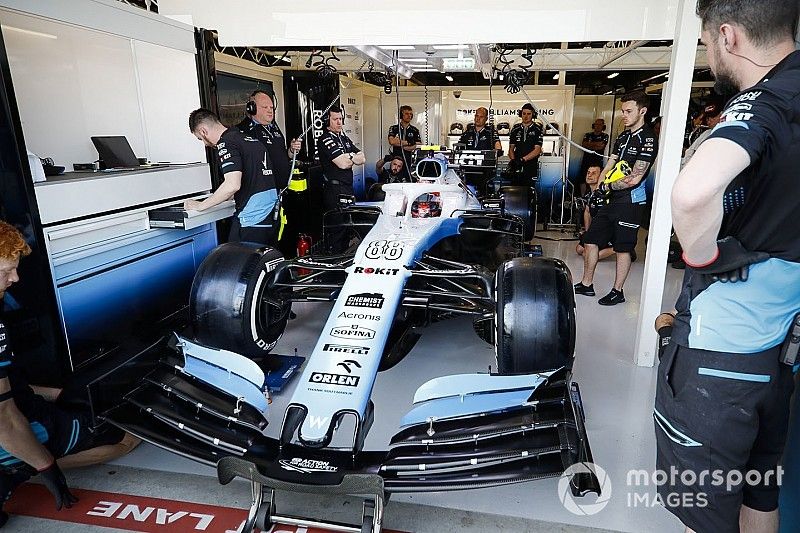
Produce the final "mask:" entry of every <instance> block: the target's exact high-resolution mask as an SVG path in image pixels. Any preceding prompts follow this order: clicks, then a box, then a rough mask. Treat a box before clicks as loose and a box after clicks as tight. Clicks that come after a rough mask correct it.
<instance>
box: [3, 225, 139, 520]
mask: <svg viewBox="0 0 800 533" xmlns="http://www.w3.org/2000/svg"><path fill="white" fill-rule="evenodd" d="M30 253H31V249H30V247H29V246H28V244H27V243H26V242H25V240H24V238H23V237H22V234H21V233H20V232H19V231H17V229H16V228H14V227H13V226H12V225H10V224H8V223H6V222H3V221H0V298H4V297H5V294H6V291H7V290H8V289H9V287H11V286H12V285H13V284H14V283H16V282H18V281H19V275H18V272H17V267H18V266H19V261H20V259H21V258H22V257H24V256H26V255H28V254H30ZM14 360H15V358H14V354H13V352H12V350H11V347H10V346H9V341H8V330H7V329H6V326H5V324H4V323H3V322H2V321H1V320H0V447H2V449H0V506H2V504H4V503H5V502H6V501H7V500H8V499H9V498H10V497H11V493H12V492H13V490H14V489H15V488H16V487H18V486H19V485H20V484H22V483H24V482H25V481H27V480H28V479H30V478H31V477H33V476H35V475H37V474H39V479H40V480H41V481H42V483H43V484H44V486H45V487H47V489H48V490H49V491H50V492H51V493H52V494H53V497H54V498H55V502H56V508H57V509H59V510H60V509H61V508H62V507H68V508H69V507H72V504H73V503H75V502H76V501H77V498H75V496H73V495H72V493H71V492H70V490H69V488H68V487H67V482H66V479H65V478H64V474H63V473H62V472H61V468H74V467H78V466H87V465H92V464H98V463H104V462H107V461H111V460H112V459H116V458H117V457H121V456H122V455H125V454H126V453H128V452H130V451H131V450H133V449H134V448H135V447H136V446H137V445H138V444H139V442H140V441H139V439H137V438H136V437H134V436H132V435H130V434H128V433H125V432H124V431H122V430H119V429H117V428H114V427H111V426H108V425H107V426H104V427H102V428H97V429H95V428H93V427H92V417H91V415H90V413H89V412H88V411H79V410H76V409H72V408H69V407H67V405H66V402H67V398H66V396H68V393H62V390H61V389H55V388H50V387H37V386H31V385H29V384H28V383H27V381H26V380H25V378H24V377H23V376H22V373H21V372H20V371H18V369H17V368H16V365H14ZM65 456H66V457H65ZM56 459H58V461H56ZM7 520H8V514H7V513H5V512H3V511H0V527H2V526H3V525H4V524H5V523H6V521H7Z"/></svg>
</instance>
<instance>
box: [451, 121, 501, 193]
mask: <svg viewBox="0 0 800 533" xmlns="http://www.w3.org/2000/svg"><path fill="white" fill-rule="evenodd" d="M488 119H489V110H488V109H486V108H485V107H479V108H478V109H476V110H475V127H474V128H469V127H467V131H465V132H464V133H463V134H462V135H461V137H459V139H458V143H459V144H463V145H464V146H465V147H466V148H467V149H468V150H494V151H495V152H496V153H497V155H498V156H499V155H502V153H503V147H502V146H501V145H500V139H498V137H497V133H495V131H494V127H492V125H491V124H487V123H486V122H487V120H488ZM493 177H494V169H491V170H489V169H487V170H482V171H479V172H475V171H473V172H465V175H464V178H465V180H466V181H467V183H469V184H470V185H472V186H473V187H475V189H476V190H477V191H478V192H479V193H480V194H486V192H487V185H488V183H489V180H491V179H492V178H493Z"/></svg>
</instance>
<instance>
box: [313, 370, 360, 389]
mask: <svg viewBox="0 0 800 533" xmlns="http://www.w3.org/2000/svg"><path fill="white" fill-rule="evenodd" d="M360 379H361V378H360V377H358V376H346V375H344V374H331V373H329V372H313V373H312V374H311V377H310V378H309V379H308V381H309V382H310V383H316V384H319V385H341V386H342V387H358V381H359V380H360Z"/></svg>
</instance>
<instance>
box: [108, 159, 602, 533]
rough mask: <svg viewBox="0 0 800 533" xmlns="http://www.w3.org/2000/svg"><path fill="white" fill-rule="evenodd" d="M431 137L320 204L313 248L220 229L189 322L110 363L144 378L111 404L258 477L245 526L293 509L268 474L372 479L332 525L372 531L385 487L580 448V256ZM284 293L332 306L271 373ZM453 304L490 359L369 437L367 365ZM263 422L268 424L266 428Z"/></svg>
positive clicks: (227, 473) (584, 478) (112, 414)
mask: <svg viewBox="0 0 800 533" xmlns="http://www.w3.org/2000/svg"><path fill="white" fill-rule="evenodd" d="M427 155H428V157H424V158H422V159H421V160H420V161H419V162H418V163H417V165H416V168H415V174H416V178H417V182H415V183H402V184H390V185H384V186H383V191H384V193H385V199H384V200H383V201H382V202H377V203H372V204H366V205H363V204H362V205H359V204H354V203H349V204H347V205H345V204H343V205H342V207H341V208H338V209H335V210H333V211H330V212H328V213H326V214H325V217H324V232H325V238H324V239H323V241H322V242H321V243H320V245H318V246H317V248H319V250H315V251H314V253H312V254H311V255H309V256H306V257H300V258H295V259H291V260H284V258H283V257H282V256H281V255H280V253H278V252H277V251H276V250H273V249H270V248H257V247H254V246H252V245H248V244H243V243H230V244H224V245H221V246H219V247H218V248H216V249H215V250H214V251H213V252H212V253H211V254H210V255H209V256H208V257H207V258H206V259H205V260H204V262H203V263H202V265H201V266H200V268H199V270H198V272H197V274H196V276H195V279H194V283H193V286H192V292H191V298H190V315H191V322H192V327H191V329H190V330H189V332H188V333H186V334H185V335H184V336H175V337H174V338H173V339H172V342H171V348H172V350H170V349H166V348H165V349H163V350H162V352H161V355H160V357H159V358H157V361H155V362H154V363H152V362H145V361H144V358H136V357H134V358H132V359H131V361H129V364H127V365H126V366H124V367H120V368H119V369H118V370H117V371H116V373H117V374H118V378H117V379H114V378H113V376H112V377H111V378H109V379H108V380H107V381H110V382H115V381H116V382H119V383H123V382H124V383H131V380H135V382H136V387H135V388H134V389H133V390H129V391H127V392H125V393H124V395H123V400H122V401H121V402H120V401H117V402H112V403H111V404H110V405H111V407H110V408H109V409H107V410H106V411H105V412H104V413H103V415H102V416H103V418H104V419H105V420H106V421H108V422H110V423H112V424H115V425H118V426H120V427H122V428H124V429H126V430H128V431H130V432H132V433H134V434H136V435H137V436H139V437H141V438H143V439H144V440H147V441H149V442H151V443H154V444H156V445H158V446H161V447H163V448H166V449H168V450H170V451H173V452H175V453H177V454H180V455H183V456H186V457H190V458H192V459H195V460H197V461H200V462H203V463H206V464H211V465H216V466H217V469H218V474H219V479H220V481H221V482H222V483H223V484H225V483H228V482H230V481H231V480H232V479H233V478H235V477H237V476H240V477H244V478H246V479H249V480H251V481H252V482H253V487H254V492H253V496H254V500H253V506H252V508H251V512H250V517H249V519H248V522H247V523H246V524H245V529H244V530H245V531H249V530H251V529H252V528H253V527H256V526H257V527H259V528H261V529H262V530H264V529H269V526H270V524H272V523H274V522H275V521H281V519H285V518H286V517H283V516H281V515H279V514H277V512H276V508H275V503H274V491H275V490H276V489H277V490H288V491H302V492H312V493H334V494H352V495H361V496H364V497H365V501H364V508H363V514H362V520H361V524H360V525H359V526H356V527H353V528H351V529H343V530H348V531H349V530H352V531H362V532H364V531H380V529H381V525H382V511H383V505H384V503H385V501H386V498H387V497H388V496H389V495H390V494H392V493H406V492H431V491H449V490H465V489H473V488H482V487H490V486H497V485H505V484H509V483H517V482H525V481H531V480H535V479H539V478H543V477H548V476H558V475H561V474H562V473H563V471H564V470H565V469H567V468H568V467H570V466H571V465H573V464H575V463H578V462H591V451H590V448H589V443H588V440H587V436H586V431H585V428H584V414H583V409H582V405H581V399H580V391H579V388H578V385H577V383H574V382H572V380H571V368H572V363H573V352H574V345H575V303H574V293H573V288H572V279H571V274H570V272H569V270H568V269H567V267H566V265H565V264H564V263H563V262H561V261H559V260H556V259H548V258H542V257H535V256H534V254H533V253H529V250H527V248H526V246H525V244H524V243H525V241H526V240H527V239H529V238H530V235H532V233H533V225H534V224H535V216H534V215H533V212H534V207H533V201H532V196H531V195H530V193H529V192H528V191H527V190H526V189H525V188H523V187H508V188H506V189H501V191H500V195H499V196H498V197H494V198H488V199H479V198H477V197H476V196H475V195H474V194H473V193H472V192H471V191H470V190H469V189H468V188H467V187H466V186H465V185H464V183H463V181H462V179H461V175H460V170H461V169H459V168H454V166H455V165H451V163H450V161H449V159H448V154H447V153H442V152H434V151H433V150H431V151H430V152H428V153H427ZM293 302H332V309H331V311H330V314H329V315H328V318H327V321H326V322H325V325H324V327H323V329H322V332H321V333H320V335H319V338H318V339H317V341H316V345H315V346H314V348H313V351H312V352H311V353H310V354H300V355H304V356H307V360H306V361H305V364H304V366H303V367H302V371H300V370H298V372H299V376H295V377H294V378H292V379H293V381H294V383H293V385H294V386H293V387H287V388H286V390H285V391H284V390H282V391H276V388H277V387H271V386H270V377H271V376H276V375H278V377H280V373H282V372H284V371H286V372H288V373H290V372H291V368H289V369H288V370H287V369H286V365H282V360H284V359H286V358H284V357H283V356H275V355H272V354H270V353H269V352H270V351H271V350H272V349H273V348H274V347H275V345H276V343H277V341H278V340H279V338H280V336H281V335H282V334H283V332H284V329H285V328H286V327H287V323H288V319H289V316H290V314H291V306H292V303H293ZM463 316H469V317H472V319H473V325H474V330H475V332H476V334H477V337H478V338H479V339H481V340H482V341H484V342H487V343H489V344H491V345H492V346H493V347H494V349H495V353H496V366H495V367H494V368H493V369H492V370H493V371H492V372H486V369H485V368H484V369H477V368H465V369H464V373H462V374H458V375H451V376H444V377H437V378H435V379H432V380H430V381H427V382H426V383H424V384H423V385H422V386H420V387H419V388H418V389H417V391H416V393H415V394H414V395H413V398H407V399H405V400H403V399H401V398H398V399H397V401H398V403H399V402H403V401H405V402H407V403H408V405H409V406H410V408H409V410H408V412H407V413H406V414H405V416H403V418H402V420H401V422H400V427H398V428H397V432H396V433H395V434H394V435H393V436H391V437H389V436H387V441H386V444H385V447H386V449H384V450H379V451H374V450H368V449H365V447H364V442H365V439H366V436H367V434H368V432H369V431H370V428H371V426H372V423H373V420H374V417H375V416H380V409H381V406H380V405H374V404H373V401H372V399H371V397H372V390H373V386H374V385H375V381H376V377H377V375H378V373H379V372H381V371H383V370H387V369H390V368H391V367H393V366H394V365H396V364H397V363H398V362H400V361H401V360H402V359H403V358H404V357H405V356H406V355H407V354H408V353H409V352H410V351H411V350H412V349H413V347H414V345H415V343H416V342H417V340H418V339H419V338H420V335H421V333H420V330H421V328H423V327H424V326H426V325H429V324H431V323H434V322H439V321H443V320H447V319H450V318H453V317H463ZM476 342H478V339H476ZM441 349H442V350H447V349H448V347H447V346H442V347H441ZM282 394H283V395H286V397H285V398H281V400H282V401H281V402H275V404H278V403H280V404H281V405H282V406H283V405H285V408H282V409H280V410H274V409H272V408H271V407H270V395H272V397H273V399H276V398H278V397H279V396H280V395H282ZM267 424H270V425H271V429H274V428H275V426H277V427H279V431H277V432H276V431H273V432H272V435H273V436H267V433H268V431H267V429H266V428H267ZM572 489H573V491H574V493H575V494H576V495H583V494H585V493H587V492H596V493H598V494H599V486H598V484H597V479H596V477H595V476H594V475H593V474H592V473H587V474H577V475H575V476H574V477H573V479H572ZM297 520H298V519H297V518H296V517H295V518H294V522H292V523H309V524H311V523H313V522H298V521H297ZM317 523H318V522H317Z"/></svg>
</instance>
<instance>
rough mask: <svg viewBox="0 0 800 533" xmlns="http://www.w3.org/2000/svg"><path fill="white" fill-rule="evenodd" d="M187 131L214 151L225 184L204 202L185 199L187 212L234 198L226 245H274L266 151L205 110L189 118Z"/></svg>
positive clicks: (274, 193)
mask: <svg viewBox="0 0 800 533" xmlns="http://www.w3.org/2000/svg"><path fill="white" fill-rule="evenodd" d="M189 131H191V132H192V134H193V135H194V136H195V137H196V138H197V139H198V140H200V141H203V144H205V145H206V146H209V147H211V148H216V149H217V155H218V157H219V167H220V171H221V172H222V174H223V176H224V178H225V179H224V181H223V182H222V184H221V185H220V186H219V187H217V190H216V191H214V194H212V195H211V196H209V197H208V198H206V199H204V200H203V201H197V200H186V201H185V202H184V208H186V209H187V210H192V209H193V210H197V211H203V210H204V209H208V208H210V207H213V206H215V205H218V204H220V203H222V202H224V201H226V200H230V199H231V198H233V199H234V200H235V202H236V211H235V212H234V216H233V222H232V224H231V229H230V233H229V234H228V241H229V242H241V241H247V242H255V243H259V244H267V245H270V246H274V245H275V244H276V241H277V238H278V232H277V226H278V221H276V220H275V217H274V216H273V211H274V209H275V207H276V204H277V203H278V190H277V188H276V183H275V176H274V175H273V169H272V161H271V160H270V157H269V154H268V152H267V148H266V146H265V145H264V144H262V143H261V142H260V141H259V140H258V139H256V138H255V137H251V136H249V135H244V134H243V133H242V132H240V131H239V130H238V129H237V128H235V127H233V128H226V127H225V126H224V125H223V124H222V123H221V122H220V120H219V117H218V116H217V115H216V114H214V113H213V112H212V111H209V110H208V109H203V108H200V109H196V110H194V111H192V113H191V114H190V115H189Z"/></svg>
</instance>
